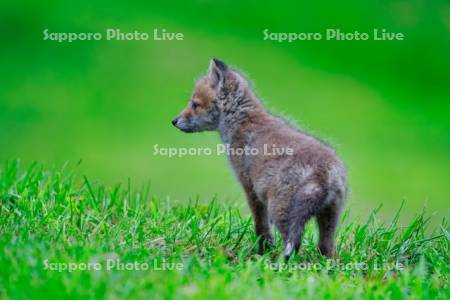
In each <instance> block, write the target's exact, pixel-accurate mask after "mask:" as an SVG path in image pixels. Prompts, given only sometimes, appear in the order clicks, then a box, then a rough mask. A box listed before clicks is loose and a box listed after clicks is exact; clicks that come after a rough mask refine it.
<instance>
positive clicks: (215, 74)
mask: <svg viewBox="0 0 450 300" xmlns="http://www.w3.org/2000/svg"><path fill="white" fill-rule="evenodd" d="M227 71H228V67H227V65H226V64H225V63H223V62H222V61H220V60H218V59H217V58H213V59H211V62H210V63H209V74H208V76H209V78H210V79H211V83H212V86H213V87H217V86H218V85H219V83H222V82H223V80H224V79H225V73H226V72H227Z"/></svg>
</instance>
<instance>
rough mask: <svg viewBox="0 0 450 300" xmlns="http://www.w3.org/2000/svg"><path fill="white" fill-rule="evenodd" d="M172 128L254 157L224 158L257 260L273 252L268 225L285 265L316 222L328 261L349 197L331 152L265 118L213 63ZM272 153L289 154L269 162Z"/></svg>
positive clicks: (233, 75) (236, 81) (245, 86)
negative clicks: (243, 201)
mask: <svg viewBox="0 0 450 300" xmlns="http://www.w3.org/2000/svg"><path fill="white" fill-rule="evenodd" d="M172 124H173V125H174V126H175V127H177V128H178V129H180V130H182V131H184V132H200V131H207V130H209V131H218V132H219V133H220V136H221V138H222V141H223V143H224V144H226V145H228V147H229V149H244V148H247V149H253V151H252V152H251V153H250V154H249V153H244V154H242V152H238V151H236V152H233V153H235V154H230V152H231V151H229V154H228V158H229V162H230V164H231V166H232V168H233V170H234V173H235V175H236V177H237V178H238V180H239V182H240V183H241V184H242V187H243V189H244V191H245V193H246V196H247V201H248V204H249V206H250V209H251V212H252V215H253V219H254V223H255V231H256V234H257V236H258V237H259V247H258V253H259V254H262V253H263V252H264V249H265V248H266V247H270V246H272V245H273V237H272V233H271V229H270V225H271V223H273V224H275V226H276V228H277V229H278V230H279V232H280V233H281V236H282V238H283V243H284V248H285V250H284V255H285V257H286V259H289V257H290V256H291V255H292V254H293V253H296V252H298V250H299V248H300V244H301V239H302V235H303V229H304V227H305V223H306V222H307V221H308V220H309V219H310V218H311V217H313V216H314V217H316V219H317V223H318V226H319V232H320V241H319V250H320V252H321V253H322V254H323V255H326V256H328V257H331V256H333V253H334V233H335V230H336V226H337V222H338V218H339V214H340V212H341V208H342V206H343V203H344V200H345V197H346V191H347V177H346V171H345V168H344V166H343V164H342V162H341V161H340V160H339V158H338V157H337V156H336V154H335V152H334V150H332V149H331V148H330V147H328V146H327V145H325V144H324V143H323V142H321V141H319V140H317V139H315V138H314V137H312V136H310V135H308V134H306V133H304V132H302V131H300V130H298V129H296V128H294V127H292V126H290V125H288V124H287V123H285V122H284V121H283V120H281V119H280V118H278V117H275V116H273V115H271V114H270V113H268V112H267V111H266V110H265V109H264V107H263V105H262V103H261V102H260V101H259V99H258V98H257V97H256V96H255V94H254V93H253V91H252V89H251V87H250V85H249V83H248V82H247V80H246V79H245V78H244V77H243V75H241V74H240V73H239V72H237V71H236V70H233V69H231V68H230V67H228V66H227V65H226V64H224V63H223V62H221V61H220V60H218V59H213V60H211V62H210V66H209V71H208V74H207V75H206V76H204V77H203V78H201V79H200V80H198V82H197V83H196V86H195V89H194V92H193V94H192V97H191V99H190V100H189V103H188V106H187V107H186V108H185V109H184V110H183V111H182V112H181V114H180V115H179V116H178V117H177V118H175V119H174V120H173V121H172ZM273 146H276V147H277V148H286V149H287V150H290V151H284V152H282V154H278V155H267V154H266V152H267V151H266V150H267V147H273ZM255 149H256V150H255ZM236 153H239V154H240V155H238V154H236ZM241 154H242V155H241Z"/></svg>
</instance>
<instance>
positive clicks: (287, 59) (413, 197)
mask: <svg viewBox="0 0 450 300" xmlns="http://www.w3.org/2000/svg"><path fill="white" fill-rule="evenodd" d="M27 2H29V3H27V5H23V4H21V3H17V2H11V1H3V2H2V3H0V32H1V33H2V36H4V37H5V38H4V39H2V41H1V47H0V65H1V67H2V72H0V82H1V84H0V149H1V151H0V161H4V160H10V159H15V158H20V159H21V160H22V161H24V162H26V163H29V162H31V161H34V160H37V161H40V162H46V163H47V164H48V165H49V166H52V167H53V166H55V167H57V168H60V167H61V166H62V165H63V164H64V163H65V162H67V161H68V162H70V163H71V166H72V167H73V166H74V165H76V164H77V162H78V161H80V160H82V163H81V164H80V165H79V166H78V167H77V168H78V170H79V173H80V174H89V178H91V179H92V180H99V181H101V182H102V183H104V184H107V185H114V184H116V183H117V182H122V183H124V184H126V182H127V177H128V176H130V177H131V178H132V182H134V183H135V184H136V185H138V184H141V183H145V182H146V181H147V180H151V182H152V191H153V193H152V194H153V195H155V196H157V197H158V199H164V198H165V197H167V196H169V197H170V198H171V199H172V200H174V201H176V200H177V201H178V202H179V203H181V204H186V203H185V200H186V199H187V198H188V197H192V198H195V197H196V196H198V197H199V199H200V202H201V203H203V204H205V203H208V202H209V199H210V198H211V197H212V196H213V195H214V194H217V195H220V198H221V199H222V201H223V202H225V201H229V203H233V202H236V201H243V198H244V196H243V194H242V192H241V188H240V187H239V185H238V184H237V183H236V180H234V178H233V176H232V173H231V172H230V170H229V168H228V166H227V162H226V158H225V156H205V155H202V156H185V157H180V158H168V157H164V156H157V155H153V147H154V145H156V144H158V145H160V146H162V147H164V146H165V147H193V148H198V147H206V148H215V147H216V145H217V144H218V143H220V140H219V137H218V135H217V134H214V133H204V134H197V135H186V134H183V133H182V132H179V131H178V130H176V129H175V128H173V126H172V124H171V123H170V121H171V120H172V119H173V118H174V117H175V116H176V115H177V114H178V113H179V112H180V111H181V109H182V108H183V107H184V106H185V105H186V103H187V101H188V99H189V97H190V95H191V91H192V88H193V83H194V80H195V79H196V78H198V77H199V76H200V75H201V74H203V73H205V72H206V71H207V67H208V63H209V60H210V59H211V58H212V57H218V58H221V59H223V60H224V61H225V62H226V63H228V64H230V65H232V66H234V67H236V68H238V69H240V70H242V71H243V72H244V73H245V74H246V75H248V77H249V79H250V80H251V81H252V82H253V85H254V87H255V89H256V93H257V95H258V96H259V97H261V98H262V100H263V101H264V103H265V104H266V105H267V108H268V109H269V110H270V111H271V112H273V113H277V114H283V115H286V116H287V117H289V118H290V119H293V120H296V121H297V122H298V124H299V125H300V126H302V127H303V128H304V129H305V130H307V131H309V132H311V133H312V134H314V135H317V136H318V137H320V138H323V139H325V140H327V141H328V142H330V143H331V144H332V145H333V146H334V147H336V149H337V151H338V153H339V155H340V157H342V159H343V161H344V162H345V163H346V165H347V167H348V173H349V182H350V187H351V192H350V195H349V202H348V207H350V208H351V211H350V212H351V214H352V216H353V214H355V215H358V214H362V215H367V214H368V213H369V212H370V211H371V210H372V209H373V208H375V207H377V206H378V205H379V204H381V203H383V205H384V207H385V209H384V210H381V211H380V218H385V220H389V219H391V218H392V217H393V212H395V210H396V208H397V207H398V206H399V205H400V203H401V202H402V201H403V200H405V205H404V210H403V212H402V215H401V217H400V223H402V224H406V223H407V222H409V221H410V219H411V218H412V217H413V216H414V213H415V212H416V211H418V210H420V209H421V208H422V207H423V206H424V205H427V208H428V210H429V211H430V213H435V212H436V213H437V214H438V216H439V218H438V219H440V218H441V217H445V216H448V215H449V206H448V203H449V201H450V194H449V189H448V182H450V172H448V166H449V165H450V118H449V115H450V101H448V99H450V89H449V83H448V78H450V56H449V55H448V53H450V39H449V38H448V37H449V33H450V25H449V22H448V20H449V19H450V18H449V17H448V16H449V8H448V3H447V2H448V1H442V0H429V1H426V2H424V1H404V0H403V1H400V0H399V1H364V2H361V1H358V0H348V1H346V2H345V3H341V2H339V3H337V2H336V1H321V2H320V3H309V2H299V1H294V0H283V1H276V2H272V1H267V2H266V1H255V0H243V1H240V2H239V5H238V6H237V5H235V3H234V2H230V1H215V0H195V1H189V2H187V1H177V0H175V1H171V2H167V3H166V2H163V1H135V2H134V3H133V4H132V5H130V4H129V3H126V2H123V3H119V2H118V3H111V1H106V0H97V1H95V2H93V1H88V0H80V1H78V2H77V3H76V4H74V3H73V2H72V1H51V0H42V1H27ZM107 28H117V29H120V30H121V31H123V32H132V31H135V30H136V31H140V32H146V33H150V35H151V36H152V33H153V30H154V29H159V30H162V29H166V30H167V31H169V32H181V33H183V34H184V36H185V39H184V40H183V41H178V42H177V41H154V40H153V39H152V38H150V39H149V40H148V41H107V40H101V41H78V42H72V43H59V42H55V41H53V42H52V41H48V40H43V33H42V32H43V30H45V29H48V30H49V31H50V32H100V33H103V34H104V32H105V30H106V29H107ZM327 28H340V29H341V30H342V31H346V32H353V31H359V32H369V33H370V32H372V31H373V30H374V28H379V29H381V28H384V29H386V30H388V31H392V32H401V33H404V34H405V36H406V38H405V40H404V41H392V42H389V41H374V40H368V41H325V40H323V41H299V42H293V43H280V42H277V41H268V40H264V34H263V30H264V29H268V30H269V31H270V32H322V33H323V32H324V31H325V30H326V29H327ZM180 170H189V174H188V175H185V174H180ZM174 174H180V175H177V176H174ZM434 225H437V224H434Z"/></svg>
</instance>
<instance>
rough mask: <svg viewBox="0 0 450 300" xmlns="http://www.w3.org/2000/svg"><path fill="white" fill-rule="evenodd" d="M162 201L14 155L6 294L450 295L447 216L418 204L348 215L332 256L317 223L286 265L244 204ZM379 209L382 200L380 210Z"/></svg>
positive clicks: (2, 212) (5, 191) (2, 285)
mask: <svg viewBox="0 0 450 300" xmlns="http://www.w3.org/2000/svg"><path fill="white" fill-rule="evenodd" d="M241 205H243V204H242V203H241V204H239V205H231V206H230V205H229V204H226V205H225V204H221V199H220V196H218V197H217V198H215V199H211V200H210V202H209V204H208V205H204V204H199V203H197V202H196V201H195V199H193V200H191V201H189V202H188V201H186V204H184V205H183V204H180V203H171V202H170V201H169V200H162V199H156V198H155V197H153V196H152V190H151V188H149V187H148V186H147V187H144V188H136V187H134V186H132V184H131V183H130V182H129V183H128V185H127V186H123V187H120V186H116V187H106V186H103V185H101V184H94V183H93V182H91V181H90V180H89V178H88V177H86V176H81V175H80V174H76V173H74V172H71V171H68V170H66V171H55V170H45V169H44V168H43V167H42V166H41V165H39V164H32V165H30V166H29V168H28V170H23V171H21V170H20V169H19V167H18V164H17V162H14V161H12V162H9V163H6V164H4V165H3V166H2V168H1V171H0V265H1V268H0V298H4V299H9V298H11V299H51V298H57V297H59V298H62V297H65V298H72V299H80V298H81V299H83V298H109V299H118V298H128V299H136V298H140V299H149V298H151V299H172V298H175V299H177V298H178V299H181V298H184V297H189V298H193V299H227V298H235V299H236V297H238V298H237V299H241V298H243V299H277V298H279V299H293V298H298V297H302V298H311V299H317V298H323V299H360V298H361V299H405V298H411V299H448V298H449V297H450V292H449V289H448V284H449V283H448V279H449V241H450V235H449V224H448V219H447V220H443V221H442V222H441V224H440V225H438V226H435V227H434V228H427V224H428V222H429V217H428V216H427V214H426V213H425V212H417V214H416V217H415V218H414V219H413V220H412V221H411V222H410V223H409V224H408V225H407V226H400V225H399V224H398V217H399V214H400V213H401V212H400V209H399V212H398V213H397V214H396V216H395V217H394V218H393V219H392V221H389V222H380V221H379V219H378V217H377V214H378V211H373V212H372V213H371V214H370V215H369V216H365V217H364V218H363V219H357V220H350V219H349V218H347V216H348V212H347V213H345V215H344V220H343V221H342V223H341V225H340V228H339V230H338V233H337V258H336V260H329V261H327V260H325V258H324V257H321V256H320V255H319V254H318V252H317V250H316V240H317V231H316V228H315V226H314V225H313V224H312V223H311V224H310V225H309V226H308V227H307V231H306V234H305V237H304V240H303V248H302V250H301V252H300V254H299V255H298V256H297V257H294V258H293V259H292V260H291V261H290V263H289V264H284V263H283V261H282V260H280V259H279V258H278V254H279V253H280V252H281V244H280V238H279V236H277V247H276V248H275V249H274V250H273V252H271V253H267V254H266V255H265V256H264V257H259V256H257V255H256V247H255V244H256V242H257V241H256V237H255V234H254V232H253V229H252V225H253V222H252V220H251V218H250V216H248V215H243V214H242V213H241V211H240V210H239V206H241ZM382 209H383V208H381V210H382Z"/></svg>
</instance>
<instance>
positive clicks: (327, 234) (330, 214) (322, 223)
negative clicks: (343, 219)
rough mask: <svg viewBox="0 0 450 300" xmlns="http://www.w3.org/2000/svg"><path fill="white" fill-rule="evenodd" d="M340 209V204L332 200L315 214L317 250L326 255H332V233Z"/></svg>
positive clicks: (334, 230) (333, 232) (334, 229)
mask: <svg viewBox="0 0 450 300" xmlns="http://www.w3.org/2000/svg"><path fill="white" fill-rule="evenodd" d="M340 211H341V208H340V205H339V204H338V203H337V202H336V201H334V202H332V203H330V204H328V205H327V206H325V207H323V208H322V209H321V210H320V211H319V212H318V214H317V216H316V218H317V224H318V225H319V251H320V253H321V254H322V255H325V256H327V257H332V256H333V255H334V234H335V232H336V227H337V223H338V219H339V215H340Z"/></svg>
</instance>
